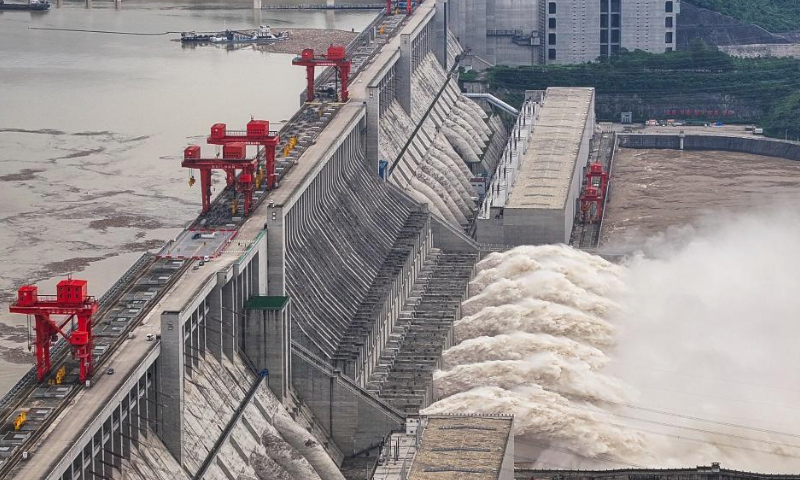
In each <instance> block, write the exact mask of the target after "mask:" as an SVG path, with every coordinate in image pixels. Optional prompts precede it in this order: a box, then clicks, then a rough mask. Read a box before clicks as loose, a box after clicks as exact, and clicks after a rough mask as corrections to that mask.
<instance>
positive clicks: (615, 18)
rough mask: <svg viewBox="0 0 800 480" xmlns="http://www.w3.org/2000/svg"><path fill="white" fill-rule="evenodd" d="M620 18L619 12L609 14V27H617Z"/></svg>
mask: <svg viewBox="0 0 800 480" xmlns="http://www.w3.org/2000/svg"><path fill="white" fill-rule="evenodd" d="M619 25H620V20H619V14H616V15H611V28H619Z"/></svg>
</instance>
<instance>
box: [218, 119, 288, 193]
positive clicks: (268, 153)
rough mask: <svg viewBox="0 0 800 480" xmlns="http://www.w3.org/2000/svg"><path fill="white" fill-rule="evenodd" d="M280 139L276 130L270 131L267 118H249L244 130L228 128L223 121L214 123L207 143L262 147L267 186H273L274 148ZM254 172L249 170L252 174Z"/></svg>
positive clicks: (275, 177)
mask: <svg viewBox="0 0 800 480" xmlns="http://www.w3.org/2000/svg"><path fill="white" fill-rule="evenodd" d="M280 141H281V137H280V134H279V133H278V132H277V131H274V130H273V131H270V129H269V122H268V121H267V120H250V121H249V122H247V127H246V129H245V130H243V131H242V130H228V129H227V126H226V125H225V124H224V123H216V124H214V125H213V126H212V127H211V135H209V136H208V143H209V144H211V145H227V144H231V143H240V144H244V145H256V146H260V147H263V152H264V164H265V167H266V177H267V188H274V187H275V181H276V180H277V175H276V174H275V148H276V147H277V146H278V144H279V143H280ZM253 173H254V172H250V174H251V175H252V174H253Z"/></svg>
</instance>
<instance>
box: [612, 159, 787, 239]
mask: <svg viewBox="0 0 800 480" xmlns="http://www.w3.org/2000/svg"><path fill="white" fill-rule="evenodd" d="M799 192H800V162H794V161H791V160H785V159H782V158H770V157H762V156H759V155H749V154H746V153H734V152H718V151H705V152H696V151H694V152H690V151H683V152H681V151H677V150H635V149H627V148H622V149H620V150H619V151H618V153H617V155H616V156H615V158H614V172H613V180H612V182H611V194H610V196H609V205H608V208H607V211H606V218H605V223H604V224H603V232H602V238H601V244H602V245H603V246H604V247H605V248H606V250H608V251H612V252H614V251H628V250H630V249H635V248H644V249H647V250H654V249H657V248H658V247H659V245H660V244H661V243H664V241H667V240H669V241H672V240H675V239H676V238H679V237H681V236H684V235H687V234H691V233H692V229H693V228H694V227H693V225H696V224H697V221H698V220H699V219H701V218H702V219H704V221H706V222H708V221H717V222H724V221H727V219H728V218H729V217H730V216H731V215H735V214H737V213H740V212H743V211H747V210H748V209H752V208H753V207H758V206H762V205H778V204H779V202H783V203H784V204H785V205H786V206H790V205H792V204H795V203H796V202H797V201H798V200H800V193H799Z"/></svg>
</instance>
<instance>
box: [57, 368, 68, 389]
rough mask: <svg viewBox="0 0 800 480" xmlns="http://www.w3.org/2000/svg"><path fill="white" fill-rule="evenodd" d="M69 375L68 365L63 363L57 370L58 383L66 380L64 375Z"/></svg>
mask: <svg viewBox="0 0 800 480" xmlns="http://www.w3.org/2000/svg"><path fill="white" fill-rule="evenodd" d="M66 376H67V367H66V366H64V365H62V366H61V368H59V369H58V370H56V385H61V382H63V381H64V377H66Z"/></svg>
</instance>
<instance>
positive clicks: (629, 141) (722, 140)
mask: <svg viewBox="0 0 800 480" xmlns="http://www.w3.org/2000/svg"><path fill="white" fill-rule="evenodd" d="M619 139H620V144H619V145H620V147H623V148H648V149H651V148H652V149H673V150H678V149H680V138H679V136H678V135H620V136H619ZM684 149H685V150H722V151H729V152H742V153H751V154H754V155H764V156H767V157H778V158H786V159H788V160H798V161H800V143H798V142H791V141H784V140H777V139H773V138H763V137H758V136H753V137H752V138H748V137H728V136H722V135H686V137H685V138H684Z"/></svg>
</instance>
